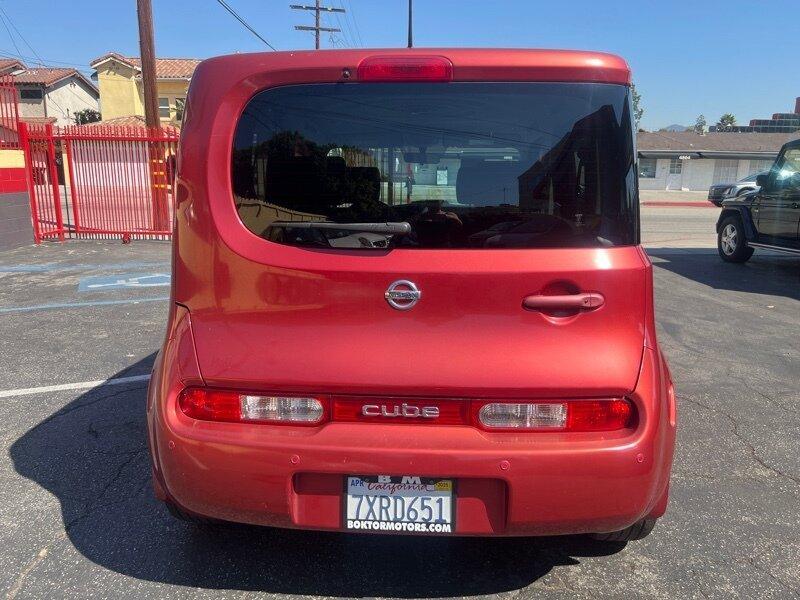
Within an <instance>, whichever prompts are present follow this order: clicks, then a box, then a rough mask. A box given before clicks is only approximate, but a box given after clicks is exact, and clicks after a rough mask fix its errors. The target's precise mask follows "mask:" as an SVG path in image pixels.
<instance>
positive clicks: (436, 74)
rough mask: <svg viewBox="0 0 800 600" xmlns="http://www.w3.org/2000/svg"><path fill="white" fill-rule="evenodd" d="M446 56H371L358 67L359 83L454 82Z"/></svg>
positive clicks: (451, 67)
mask: <svg viewBox="0 0 800 600" xmlns="http://www.w3.org/2000/svg"><path fill="white" fill-rule="evenodd" d="M452 79H453V63H451V62H450V61H449V60H448V59H446V58H445V57H444V56H370V57H369V58H365V59H364V60H362V61H361V62H360V63H359V65H358V80H359V81H452Z"/></svg>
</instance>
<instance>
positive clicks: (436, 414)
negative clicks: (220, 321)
mask: <svg viewBox="0 0 800 600" xmlns="http://www.w3.org/2000/svg"><path fill="white" fill-rule="evenodd" d="M178 406H179V407H180V410H181V411H182V412H183V413H184V414H185V415H186V416H188V417H191V418H193V419H199V420H201V421H222V422H229V423H266V424H278V425H280V424H284V425H319V424H321V423H323V422H325V421H334V422H349V423H359V422H361V423H382V424H390V423H395V424H400V423H403V424H408V425H413V424H417V425H423V424H427V425H440V426H441V425H461V426H465V425H466V426H469V425H473V426H476V427H480V428H482V429H485V430H489V431H541V432H545V431H553V432H573V431H616V430H619V429H626V428H630V427H633V426H634V425H635V422H636V410H635V408H634V405H633V404H632V403H631V402H630V401H629V400H626V399H624V398H611V399H607V400H564V401H561V402H553V401H550V402H491V401H482V400H459V399H447V400H442V399H429V400H424V399H414V400H412V399H405V400H403V399H397V398H371V397H360V398H359V397H353V396H347V397H345V396H341V397H333V398H328V397H313V396H268V395H260V394H251V393H243V392H236V391H226V390H215V389H207V388H186V389H185V390H183V391H182V392H181V393H180V395H179V396H178Z"/></svg>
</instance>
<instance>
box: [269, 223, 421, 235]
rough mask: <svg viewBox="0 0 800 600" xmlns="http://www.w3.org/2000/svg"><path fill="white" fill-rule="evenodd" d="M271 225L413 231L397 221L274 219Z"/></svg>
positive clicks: (364, 230) (298, 227)
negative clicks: (349, 221)
mask: <svg viewBox="0 0 800 600" xmlns="http://www.w3.org/2000/svg"><path fill="white" fill-rule="evenodd" d="M271 227H291V228H292V229H344V230H347V231H363V232H365V233H393V234H397V235H403V234H407V233H410V232H411V224H410V223H407V222H405V221H400V222H397V223H330V222H329V221H273V223H272V225H271Z"/></svg>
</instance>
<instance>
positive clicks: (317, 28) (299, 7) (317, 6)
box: [289, 0, 345, 50]
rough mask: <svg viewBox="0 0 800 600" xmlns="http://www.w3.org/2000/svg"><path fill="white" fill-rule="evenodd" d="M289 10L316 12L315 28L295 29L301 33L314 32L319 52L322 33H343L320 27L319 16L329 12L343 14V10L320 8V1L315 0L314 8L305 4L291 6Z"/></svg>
mask: <svg viewBox="0 0 800 600" xmlns="http://www.w3.org/2000/svg"><path fill="white" fill-rule="evenodd" d="M289 8H292V9H294V10H313V11H314V27H309V26H307V25H295V26H294V28H295V29H298V30H300V31H313V32H314V38H315V41H316V43H315V44H314V47H315V48H316V49H317V50H319V34H320V32H321V31H330V32H331V33H335V32H337V31H341V29H337V28H336V27H320V19H319V14H320V13H321V12H329V13H343V12H345V10H344V9H343V8H333V7H332V6H320V3H319V0H315V2H314V6H307V5H305V4H290V5H289Z"/></svg>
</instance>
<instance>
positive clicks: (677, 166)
mask: <svg viewBox="0 0 800 600" xmlns="http://www.w3.org/2000/svg"><path fill="white" fill-rule="evenodd" d="M682 170H683V161H682V160H681V159H680V158H670V159H669V174H670V175H680V174H681V171H682Z"/></svg>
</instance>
